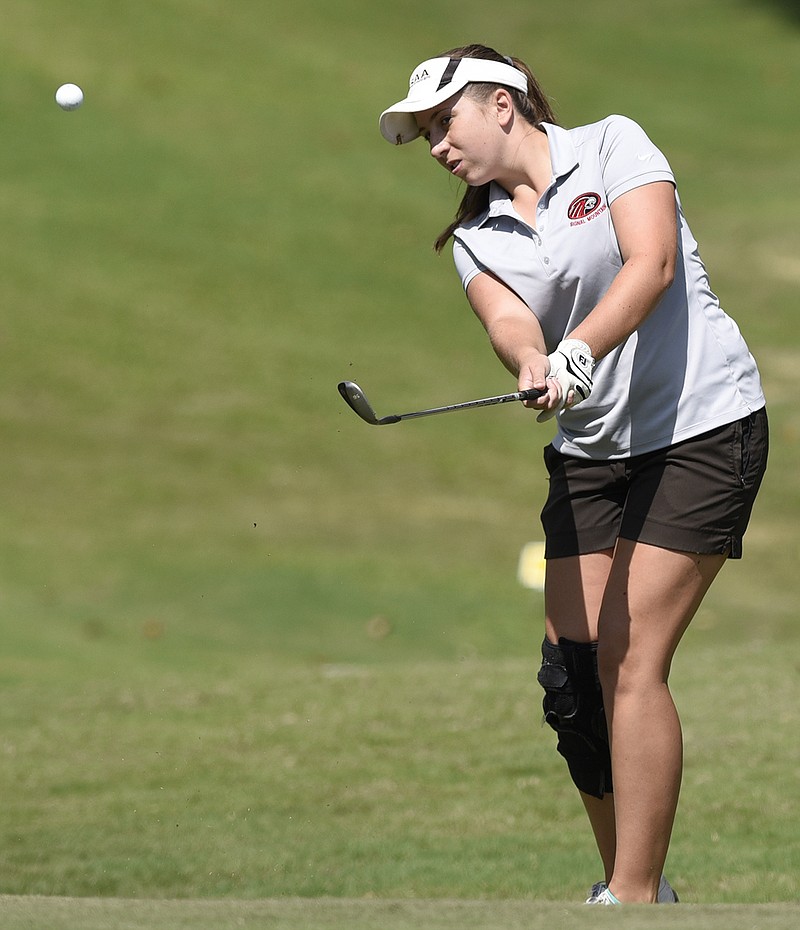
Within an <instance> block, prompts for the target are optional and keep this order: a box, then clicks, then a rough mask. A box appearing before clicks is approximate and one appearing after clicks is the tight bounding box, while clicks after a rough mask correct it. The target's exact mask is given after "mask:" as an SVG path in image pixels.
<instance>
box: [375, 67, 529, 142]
mask: <svg viewBox="0 0 800 930" xmlns="http://www.w3.org/2000/svg"><path fill="white" fill-rule="evenodd" d="M474 83H485V84H502V85H503V86H505V87H513V88H515V89H516V90H521V91H522V92H523V93H527V92H528V79H527V78H526V77H525V75H524V74H523V73H522V71H519V70H518V69H517V68H515V67H513V65H506V64H503V63H502V62H500V61H488V60H487V59H485V58H429V59H428V61H423V62H422V64H421V65H418V66H417V67H416V68H415V69H414V73H413V74H412V75H411V77H410V79H409V81H408V96H407V97H406V98H405V99H404V100H401V101H399V102H398V103H396V104H395V105H394V106H393V107H389V109H388V110H384V111H383V113H381V120H380V126H381V133H382V134H383V137H384V139H386V141H387V142H391V143H393V144H394V145H402V144H403V143H404V142H412V141H413V140H414V139H416V138H417V136H419V126H418V125H417V121H416V120H415V119H414V114H415V113H421V112H423V110H430V109H431V107H435V106H436V105H437V104H439V103H441V102H442V101H443V100H447V99H448V98H450V97H452V96H454V95H455V94H457V93H458V92H459V91H460V90H463V88H464V87H466V86H467V84H474Z"/></svg>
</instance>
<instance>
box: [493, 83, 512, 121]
mask: <svg viewBox="0 0 800 930" xmlns="http://www.w3.org/2000/svg"><path fill="white" fill-rule="evenodd" d="M494 108H495V112H496V113H497V121H498V123H499V124H500V126H502V127H503V129H508V128H509V127H510V126H511V124H512V123H513V120H514V101H513V100H512V99H511V94H510V93H509V92H508V91H507V90H506V89H505V88H504V87H498V88H497V90H496V91H495V92H494Z"/></svg>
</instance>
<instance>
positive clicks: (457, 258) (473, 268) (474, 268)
mask: <svg viewBox="0 0 800 930" xmlns="http://www.w3.org/2000/svg"><path fill="white" fill-rule="evenodd" d="M453 261H454V262H455V265H456V271H457V272H458V276H459V277H460V278H461V286H462V287H463V288H464V290H465V291H466V289H467V287H468V286H469V282H470V281H471V280H472V279H473V278H474V277H475V276H476V275H479V274H480V273H481V272H482V271H486V266H485V265H482V264H481V263H480V262H479V261H478V260H477V258H475V256H474V255H473V254H472V252H470V250H469V249H468V248H467V247H466V246H465V245H464V243H463V242H460V241H459V240H458V239H453Z"/></svg>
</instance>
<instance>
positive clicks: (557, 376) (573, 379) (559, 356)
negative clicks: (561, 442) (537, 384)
mask: <svg viewBox="0 0 800 930" xmlns="http://www.w3.org/2000/svg"><path fill="white" fill-rule="evenodd" d="M547 358H548V361H549V362H550V374H549V375H548V376H547V379H548V381H549V380H550V379H553V380H555V381H557V382H558V386H559V391H560V394H561V399H560V402H559V404H558V406H556V407H553V408H552V410H543V411H542V412H541V413H540V414H539V416H538V417H537V418H536V419H537V420H538V421H539V422H540V423H544V422H545V421H546V420H549V419H550V418H551V417H554V416H555V415H556V414H557V413H558V412H559V411H560V410H564V409H565V408H567V407H574V406H575V405H576V404H579V403H580V402H581V401H582V400H586V398H587V397H588V396H589V395H590V394H591V393H592V372H593V371H594V358H592V351H591V349H590V348H589V346H587V345H586V343H585V342H582V341H581V340H580V339H564V340H562V341H561V342H560V343H559V344H558V348H557V349H556V350H555V352H553V353H551V354H550V355H548V356H547Z"/></svg>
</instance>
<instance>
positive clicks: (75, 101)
mask: <svg viewBox="0 0 800 930" xmlns="http://www.w3.org/2000/svg"><path fill="white" fill-rule="evenodd" d="M56 103H57V104H58V105H59V106H60V107H61V109H62V110H77V109H78V107H79V106H80V105H81V104H82V103H83V91H82V90H81V89H80V87H78V85H77V84H62V85H61V87H59V88H58V90H57V91H56Z"/></svg>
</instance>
